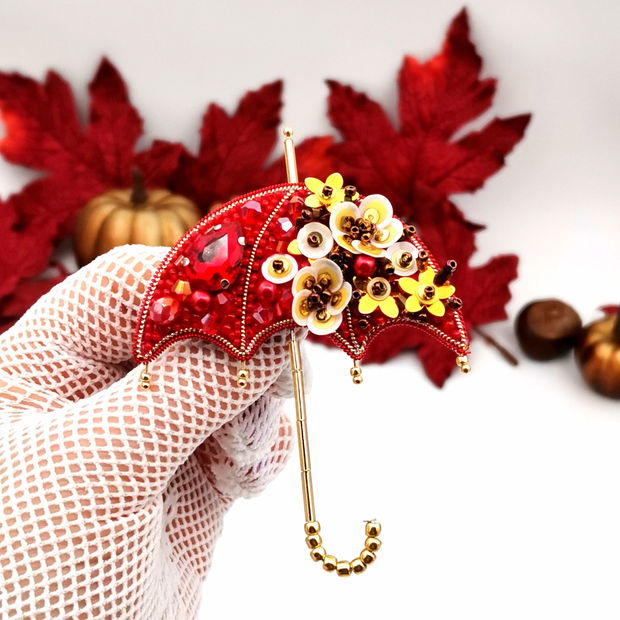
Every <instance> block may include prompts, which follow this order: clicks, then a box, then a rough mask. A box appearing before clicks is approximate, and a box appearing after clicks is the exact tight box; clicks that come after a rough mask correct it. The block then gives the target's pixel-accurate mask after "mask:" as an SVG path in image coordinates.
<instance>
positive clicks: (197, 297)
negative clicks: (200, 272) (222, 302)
mask: <svg viewBox="0 0 620 620" xmlns="http://www.w3.org/2000/svg"><path fill="white" fill-rule="evenodd" d="M212 303H213V298H212V297H211V295H209V293H207V292H205V291H194V292H193V293H192V294H191V295H190V296H189V304H190V306H191V307H192V308H193V309H194V310H196V312H199V313H201V314H204V313H205V312H209V310H210V309H211V304H212Z"/></svg>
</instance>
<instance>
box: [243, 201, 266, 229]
mask: <svg viewBox="0 0 620 620" xmlns="http://www.w3.org/2000/svg"><path fill="white" fill-rule="evenodd" d="M262 212H263V208H262V206H261V204H260V202H258V201H256V200H248V201H247V202H246V203H245V204H243V205H241V217H242V218H243V220H244V222H246V223H247V224H250V225H253V224H257V223H258V222H260V220H261V213H262Z"/></svg>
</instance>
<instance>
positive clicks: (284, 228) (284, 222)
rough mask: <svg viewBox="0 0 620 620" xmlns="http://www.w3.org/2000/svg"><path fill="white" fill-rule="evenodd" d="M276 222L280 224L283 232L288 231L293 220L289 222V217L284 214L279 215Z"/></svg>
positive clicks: (291, 226)
mask: <svg viewBox="0 0 620 620" xmlns="http://www.w3.org/2000/svg"><path fill="white" fill-rule="evenodd" d="M278 224H279V225H280V228H281V229H282V232H285V233H287V232H289V231H290V230H291V229H292V228H293V222H291V219H290V218H289V217H286V216H284V217H279V218H278Z"/></svg>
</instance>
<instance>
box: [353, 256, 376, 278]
mask: <svg viewBox="0 0 620 620" xmlns="http://www.w3.org/2000/svg"><path fill="white" fill-rule="evenodd" d="M353 271H355V274H356V275H358V276H360V277H362V278H370V277H371V276H372V275H373V274H374V273H375V259H374V258H372V256H366V255H365V254H360V256H358V257H356V259H355V262H354V263H353Z"/></svg>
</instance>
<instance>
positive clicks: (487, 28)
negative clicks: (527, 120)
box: [0, 0, 620, 620]
mask: <svg viewBox="0 0 620 620" xmlns="http://www.w3.org/2000/svg"><path fill="white" fill-rule="evenodd" d="M468 7H469V10H470V17H471V21H472V27H473V34H474V39H475V41H476V42H477V44H478V47H479V50H480V52H481V53H482V55H483V56H484V58H485V67H486V73H487V74H489V75H495V76H499V77H500V78H501V81H500V88H499V93H498V96H497V100H496V106H495V109H494V113H499V114H504V115H508V114H515V113H520V112H525V111H532V112H533V113H534V120H533V122H532V124H531V126H530V129H529V131H528V134H527V136H526V139H525V140H524V142H523V144H522V145H520V146H519V147H518V148H517V150H516V151H515V153H514V154H513V155H512V156H511V157H510V159H509V165H508V167H507V169H505V170H504V171H502V172H501V173H500V174H498V175H497V176H496V177H494V178H493V179H492V180H491V181H490V182H489V183H488V185H487V186H486V187H485V188H484V189H483V190H482V191H480V192H479V193H478V194H476V195H474V196H462V197H457V200H456V201H457V203H458V204H459V205H461V206H462V207H463V208H464V209H465V211H466V213H467V214H468V215H469V216H470V217H471V218H473V219H475V220H477V221H481V222H484V223H486V224H488V225H489V228H488V231H486V232H484V233H483V234H481V235H480V236H479V244H480V251H479V253H478V254H477V256H476V260H477V261H480V262H483V261H485V260H486V259H487V258H488V257H489V256H491V255H493V254H495V253H499V252H504V251H514V252H517V253H518V254H519V255H520V256H521V266H520V278H519V280H518V282H517V283H516V284H515V285H514V286H513V289H512V290H513V294H514V297H513V301H512V302H511V303H510V306H509V311H510V313H511V316H512V317H514V315H515V313H516V311H517V310H518V309H519V308H520V307H521V306H522V305H523V304H524V303H526V302H528V301H530V300H531V299H533V298H536V297H540V296H552V295H557V296H560V297H561V298H564V299H565V300H567V301H569V302H570V303H572V304H573V305H574V306H575V307H576V308H577V309H578V310H579V311H580V312H581V313H582V315H583V317H584V319H585V320H591V319H593V318H595V317H596V316H597V313H596V310H595V309H596V307H597V306H598V305H600V304H603V303H612V302H614V301H616V302H617V301H618V300H619V299H620V250H619V247H618V239H619V233H620V208H619V203H620V177H619V175H618V155H619V146H618V142H619V140H620V114H619V110H620V79H619V78H620V75H619V69H620V60H619V59H620V42H619V41H620V39H619V38H618V22H619V19H620V5H618V3H617V2H614V1H611V0H610V1H593V0H591V1H589V2H585V1H581V2H577V1H575V0H572V1H570V2H568V1H563V2H562V1H560V0H557V1H550V0H547V1H541V0H536V1H534V0H515V1H513V0H510V1H506V0H504V1H502V2H498V1H497V0H495V1H492V0H470V1H469V3H468ZM459 8H460V3H459V2H452V1H448V0H433V1H432V2H431V1H427V2H423V1H418V2H413V1H411V0H410V1H408V2H404V1H402V2H397V1H391V2H387V1H384V2H367V3H365V4H363V3H361V2H335V1H332V2H329V1H325V0H318V1H314V2H307V3H302V2H296V1H293V0H291V1H289V2H284V1H272V2H247V3H243V2H238V1H237V2H227V3H215V2H208V1H204V0H203V1H201V2H189V1H185V2H182V1H177V2H174V3H172V2H165V1H155V0H150V1H149V2H146V1H141V2H135V1H134V2H127V1H122V2H121V1H117V0H107V1H106V2H92V1H82V2H62V1H60V0H56V1H55V2H36V1H34V0H19V1H12V0H11V1H9V0H2V1H1V2H0V66H1V67H2V68H3V69H18V70H20V71H22V72H25V73H27V74H30V75H33V76H36V77H39V78H40V77H42V76H43V74H44V71H45V70H46V69H47V68H48V67H50V66H53V67H55V68H56V69H58V70H60V71H61V72H62V73H63V74H64V75H65V76H67V77H68V78H69V79H70V80H71V81H72V83H73V84H74V85H76V87H77V89H78V93H79V94H80V97H81V98H82V102H83V101H84V94H85V91H84V87H85V84H86V83H87V81H88V80H89V79H90V77H91V75H92V72H93V71H94V69H95V66H96V64H97V62H98V60H99V57H100V55H101V54H103V53H106V54H108V55H109V56H110V57H111V59H112V60H113V61H114V62H116V63H117V64H118V65H119V68H120V69H121V71H122V72H123V73H124V75H125V77H126V78H127V80H128V82H129V84H130V86H131V93H132V96H133V99H134V101H135V103H136V104H137V106H138V108H139V109H140V110H141V112H142V113H143V115H144V116H145V118H146V121H147V130H148V133H149V135H150V136H154V135H157V136H158V137H162V138H168V139H172V140H183V141H185V142H186V143H189V144H192V145H194V144H195V142H196V130H197V127H198V123H199V117H200V115H201V113H202V111H203V109H204V106H205V105H206V103H207V102H209V101H212V100H216V101H218V102H220V103H222V104H224V105H225V106H227V107H229V108H230V107H232V106H233V105H234V104H235V103H236V101H237V99H238V97H239V96H240V95H241V94H242V93H243V92H244V91H245V90H246V89H248V88H250V87H252V88H254V87H256V86H258V85H260V84H262V83H264V82H267V81H270V80H273V79H275V78H278V77H283V78H285V80H286V92H285V98H286V110H285V112H286V113H285V118H286V122H287V123H288V124H291V125H294V126H295V127H296V128H297V133H298V135H299V136H300V137H303V136H305V135H310V134H318V133H320V132H325V131H327V130H328V125H327V122H326V120H325V116H324V111H325V95H326V88H325V86H324V84H323V82H322V80H323V79H324V78H326V77H335V78H337V79H341V80H343V81H346V82H350V83H353V84H354V85H356V86H357V87H359V88H362V89H366V90H368V91H369V93H370V94H371V95H372V96H373V97H375V98H378V99H379V100H380V101H381V102H383V103H384V104H386V105H387V106H390V109H391V110H392V112H393V110H394V103H395V88H394V77H395V73H396V71H397V68H398V66H399V64H400V61H401V58H402V55H403V54H404V53H406V52H408V53H412V54H415V55H417V56H419V57H421V58H427V57H428V56H429V55H430V54H432V53H434V52H435V51H436V50H438V48H439V46H440V43H441V41H442V39H443V35H444V31H445V28H446V26H447V24H448V22H449V20H450V19H451V18H452V17H453V15H454V14H455V13H456V12H457V11H458V10H459ZM25 178H26V175H25V174H19V173H16V171H15V170H13V169H9V168H8V166H6V165H4V164H2V166H1V167H0V191H1V192H2V193H7V192H8V191H9V190H15V189H18V188H19V186H20V184H21V183H23V182H24V180H25ZM491 331H492V332H493V333H494V334H495V335H496V336H497V337H498V338H500V339H501V340H503V341H504V342H505V343H507V344H508V345H510V346H511V347H513V348H514V347H515V342H514V338H513V335H512V329H511V323H510V322H507V323H505V324H499V325H496V326H492V328H491ZM473 349H474V354H473V356H472V357H473V365H474V372H473V373H472V374H471V375H470V376H469V377H460V376H454V377H453V378H452V379H451V380H450V381H449V383H448V385H447V386H446V388H445V389H443V390H441V391H439V390H437V389H435V388H434V387H433V386H432V385H431V384H430V383H429V382H428V381H427V380H426V379H425V378H424V376H423V375H422V373H421V371H420V368H419V365H418V363H417V361H416V360H415V358H414V357H413V356H402V357H400V358H399V359H398V360H396V361H394V362H392V363H390V364H387V365H385V366H384V367H370V366H369V367H367V368H366V369H365V379H366V381H365V383H364V384H363V386H361V387H357V386H352V385H351V383H350V380H349V377H348V367H349V365H350V364H349V362H348V360H347V359H346V356H345V355H344V354H343V353H340V352H338V351H335V350H326V349H323V348H320V347H317V346H313V347H312V348H311V350H310V351H309V355H310V358H311V359H312V361H313V362H314V366H315V371H314V374H315V388H314V391H313V392H312V395H311V397H310V399H309V408H310V409H309V410H310V415H311V419H310V431H311V433H312V440H313V456H314V463H313V464H314V469H315V486H316V495H317V497H316V499H317V508H318V514H319V518H320V519H321V521H322V523H323V526H324V534H325V539H326V544H327V546H328V549H329V550H330V551H332V552H334V553H335V554H336V555H339V556H353V555H355V554H356V553H357V551H358V550H359V548H360V545H361V543H362V527H363V524H362V520H363V519H366V518H372V517H375V516H376V517H377V518H379V519H380V520H381V521H382V522H383V524H384V535H383V536H382V538H383V540H384V548H383V549H382V550H381V553H380V559H379V561H378V562H377V564H376V565H374V566H373V567H372V568H371V569H369V570H368V572H367V573H366V574H365V575H363V576H361V577H352V578H351V579H349V580H341V579H338V578H337V577H336V576H334V575H327V574H325V573H324V572H323V571H322V570H321V569H320V567H319V566H318V565H315V564H313V563H312V562H311V561H310V560H309V559H308V557H307V552H306V549H305V545H304V542H303V534H302V523H303V515H302V510H301V499H300V491H299V481H298V473H297V467H296V460H295V459H296V457H294V459H292V460H291V461H290V462H289V465H288V467H287V468H286V470H285V472H284V473H283V474H282V475H281V476H280V477H279V478H278V479H277V480H276V482H275V483H274V484H273V485H272V486H271V487H270V488H269V489H268V490H267V491H266V492H265V493H264V494H263V495H262V496H261V497H260V498H258V499H256V500H252V501H240V502H238V503H237V504H236V505H235V506H234V507H233V509H232V511H231V513H230V514H229V516H228V518H227V521H226V525H225V530H224V534H223V537H222V539H221V541H220V542H219V544H218V547H217V550H216V555H215V561H214V565H213V569H212V571H211V573H210V575H209V578H208V580H207V583H206V585H205V588H204V599H203V607H202V608H203V611H202V612H201V613H202V615H201V617H204V618H242V617H243V618H261V619H262V618H269V619H286V618H295V619H299V620H303V619H310V618H313V619H314V618H317V617H325V616H329V617H364V618H372V617H381V618H416V619H418V620H447V619H450V620H454V619H456V618H458V619H462V618H475V619H476V620H487V619H489V620H491V619H492V620H497V619H502V620H508V619H513V618H515V619H517V618H518V619H523V618H528V619H532V620H541V619H545V620H547V619H555V618H558V619H560V618H561V619H562V620H569V619H588V620H592V619H594V620H608V619H609V620H611V619H614V620H617V619H618V618H619V617H620V596H619V585H620V527H619V524H620V498H619V493H618V488H619V486H620V450H619V446H620V407H619V403H618V402H617V401H608V400H605V399H603V398H601V397H598V396H596V395H594V394H592V393H590V392H589V391H588V390H587V389H586V388H585V387H584V385H583V384H582V382H581V380H580V377H579V375H578V372H577V371H576V369H575V366H574V363H573V361H572V359H568V358H567V359H566V360H563V361H559V362H553V363H550V364H546V365H540V364H535V363H532V362H528V361H525V360H524V361H523V362H522V364H521V366H520V367H519V368H518V369H513V368H511V367H509V366H507V365H506V364H505V363H504V362H503V361H502V360H501V359H500V358H499V357H498V355H497V354H496V353H495V352H494V351H493V350H491V349H489V348H488V347H487V346H486V345H484V344H483V343H480V342H475V343H474V347H473ZM290 410H291V412H292V411H293V406H292V403H290Z"/></svg>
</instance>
